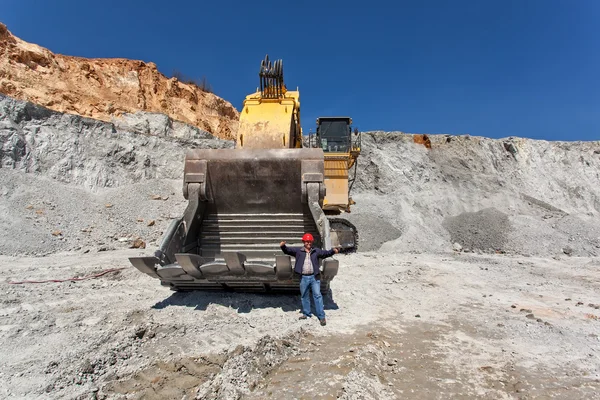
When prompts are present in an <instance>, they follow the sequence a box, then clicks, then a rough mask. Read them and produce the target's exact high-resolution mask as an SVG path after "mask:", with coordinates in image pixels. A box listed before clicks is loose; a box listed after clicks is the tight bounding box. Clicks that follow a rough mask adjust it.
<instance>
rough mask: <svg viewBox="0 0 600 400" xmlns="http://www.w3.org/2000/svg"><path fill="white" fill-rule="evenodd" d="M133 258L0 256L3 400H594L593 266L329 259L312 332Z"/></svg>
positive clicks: (257, 298)
mask: <svg viewBox="0 0 600 400" xmlns="http://www.w3.org/2000/svg"><path fill="white" fill-rule="evenodd" d="M141 253H143V254H146V253H148V250H146V251H143V252H141V251H139V250H116V251H104V252H97V253H87V254H83V253H82V252H68V253H62V254H54V255H51V256H47V257H31V258H24V257H7V256H0V264H2V265H3V267H2V268H0V273H1V274H2V277H1V278H0V281H1V282H2V283H1V285H2V291H3V295H2V298H1V303H0V354H2V357H0V397H2V398H72V399H87V398H123V399H125V398H127V399H129V398H132V399H133V398H148V399H153V398H156V399H158V398H176V399H182V398H187V399H190V398H207V399H208V398H224V399H229V398H248V399H263V398H273V399H278V398H283V399H298V398H306V399H312V398H323V399H335V398H345V399H383V398H390V399H393V398H409V399H411V398H412V399H447V398H458V399H462V398H465V399H466V398H482V399H498V398H507V399H509V398H510V399H512V398H524V399H542V398H543V399H546V398H564V399H578V398H586V399H588V398H589V399H593V398H600V395H599V394H598V393H600V367H599V366H600V339H599V334H600V259H598V258H586V257H568V256H560V257H558V256H557V257H555V258H535V257H523V256H511V255H506V254H473V253H467V254H466V253H440V254H408V253H384V254H377V253H374V252H373V253H357V254H350V255H339V256H337V257H338V259H339V260H340V265H341V267H340V273H339V275H338V276H337V277H336V278H335V279H334V280H333V282H332V285H331V286H332V290H331V293H329V294H328V295H327V296H326V301H325V308H326V313H327V320H328V324H327V326H326V327H321V326H320V325H319V324H318V321H317V320H316V318H312V319H309V320H306V321H300V320H298V316H299V315H300V314H299V298H298V296H295V295H269V294H244V293H230V292H218V293H214V292H210V293H207V292H188V293H176V292H172V291H170V290H169V289H168V288H165V287H161V286H160V285H159V282H158V281H156V280H154V279H152V278H150V277H148V276H145V275H143V274H141V273H139V272H138V271H137V270H135V269H134V268H133V267H131V266H130V265H129V264H128V260H127V258H128V257H129V256H133V255H138V254H141ZM108 268H124V269H122V270H119V271H116V272H112V273H109V274H106V275H104V276H102V277H99V278H97V279H90V280H83V281H77V282H62V283H41V284H21V285H14V284H10V283H9V282H11V281H23V280H44V279H64V278H69V277H73V276H80V277H81V276H86V275H89V274H94V273H98V272H99V271H102V270H105V269H108Z"/></svg>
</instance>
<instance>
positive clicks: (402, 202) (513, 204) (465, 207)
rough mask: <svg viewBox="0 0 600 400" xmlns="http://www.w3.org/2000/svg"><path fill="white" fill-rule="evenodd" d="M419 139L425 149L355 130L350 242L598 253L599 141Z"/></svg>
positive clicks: (395, 247)
mask: <svg viewBox="0 0 600 400" xmlns="http://www.w3.org/2000/svg"><path fill="white" fill-rule="evenodd" d="M415 137H416V139H415ZM427 138H428V139H429V141H430V144H431V148H430V149H429V148H427V146H425V145H424V144H423V143H421V135H411V134H404V133H401V132H367V133H363V134H362V153H361V155H360V157H359V160H358V173H357V178H356V182H355V184H354V187H353V191H354V193H353V194H352V198H353V199H354V200H355V201H356V205H354V206H353V208H352V213H351V214H349V215H346V217H347V218H348V219H349V220H350V221H352V222H353V223H354V225H355V226H356V227H357V228H358V231H359V232H369V235H364V234H360V235H359V248H361V246H362V248H363V249H364V248H365V247H366V248H368V249H380V250H381V251H384V252H388V251H390V252H413V253H422V252H432V251H433V252H445V251H450V250H452V246H453V244H454V243H455V242H459V244H461V245H462V246H464V247H465V248H467V249H473V250H475V249H479V250H481V251H489V250H490V249H492V248H494V249H495V250H497V249H498V248H500V249H502V250H503V251H507V252H509V253H518V254H526V255H545V256H548V255H556V254H563V253H564V254H569V255H577V256H586V255H592V256H594V255H598V254H600V229H599V228H597V227H598V226H600V175H598V171H600V142H548V141H543V140H531V139H522V138H506V139H488V138H482V137H471V136H450V135H427ZM492 209H494V210H496V211H493V212H490V210H492ZM488 217H489V218H491V220H490V221H488V219H487V218H488ZM381 220H384V221H385V223H384V224H382V223H381V222H380V221H381ZM444 221H446V223H444ZM379 228H380V229H379ZM382 243H383V244H382ZM496 247H498V248H496Z"/></svg>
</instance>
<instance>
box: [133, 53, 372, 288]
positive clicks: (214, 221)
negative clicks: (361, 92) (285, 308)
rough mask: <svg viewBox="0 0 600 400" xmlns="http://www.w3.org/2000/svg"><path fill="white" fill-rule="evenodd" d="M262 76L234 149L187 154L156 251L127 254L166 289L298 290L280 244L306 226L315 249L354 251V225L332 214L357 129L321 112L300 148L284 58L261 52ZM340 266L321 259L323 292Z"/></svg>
mask: <svg viewBox="0 0 600 400" xmlns="http://www.w3.org/2000/svg"><path fill="white" fill-rule="evenodd" d="M259 78H260V87H259V88H258V89H257V91H256V92H255V93H253V94H250V95H248V96H246V99H245V100H244V106H243V109H242V112H241V114H240V124H239V130H238V134H237V138H236V146H235V148H234V149H194V150H188V151H187V152H186V157H185V167H184V177H183V195H184V197H185V198H186V199H187V200H188V205H187V208H186V210H185V212H184V214H183V216H182V217H181V218H180V219H177V220H174V221H173V222H172V223H171V225H170V226H169V228H168V229H167V231H166V233H165V235H164V237H163V240H162V242H161V244H160V246H159V249H158V250H157V251H156V252H155V254H154V255H153V256H141V257H131V258H130V259H129V260H130V261H131V263H132V264H133V266H134V267H136V268H137V269H138V270H140V271H141V272H143V273H145V274H147V275H149V276H151V277H153V278H157V279H159V280H160V281H161V284H162V285H164V286H169V287H171V288H172V289H173V290H223V289H226V290H237V291H258V292H265V291H266V292H289V291H292V292H297V291H298V278H297V277H296V276H295V274H294V272H293V269H292V260H291V259H290V257H289V256H287V255H284V254H283V253H282V252H281V250H280V248H279V242H280V241H282V240H285V241H287V242H288V243H289V244H291V245H301V243H300V238H301V237H302V235H303V234H304V233H306V232H308V233H311V234H312V235H313V237H314V238H315V245H316V246H318V247H321V248H324V249H331V248H332V247H341V248H342V249H345V250H346V251H352V250H353V249H355V248H356V241H357V234H356V229H355V228H354V226H353V225H352V224H350V223H349V222H347V221H345V220H343V219H341V218H332V217H331V215H336V214H340V213H341V212H347V211H349V207H350V205H351V204H352V200H351V199H350V197H349V186H348V182H349V179H348V171H349V170H350V168H351V167H352V166H353V165H354V166H355V165H356V158H357V157H358V155H359V154H360V135H359V134H358V132H356V131H355V133H354V136H352V131H351V128H350V125H351V122H352V121H351V119H350V118H347V117H328V118H319V119H318V120H317V132H316V134H315V135H311V137H310V140H309V143H308V145H307V146H305V147H303V137H302V129H301V127H300V100H299V99H300V94H299V92H298V91H297V90H296V91H291V90H287V88H286V86H285V84H284V81H283V62H282V61H281V60H277V61H275V62H271V61H270V60H269V57H268V56H267V57H266V58H265V60H263V61H262V63H261V67H260V71H259ZM313 139H314V140H313ZM338 268H339V262H338V260H336V259H335V258H329V259H326V260H324V261H323V265H322V273H321V289H322V290H323V292H324V293H326V292H327V291H328V290H329V286H330V282H331V280H332V279H333V278H334V277H335V276H336V275H337V272H338Z"/></svg>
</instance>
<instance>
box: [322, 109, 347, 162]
mask: <svg viewBox="0 0 600 400" xmlns="http://www.w3.org/2000/svg"><path fill="white" fill-rule="evenodd" d="M351 124H352V119H351V118H349V117H322V118H317V134H316V138H317V143H318V145H319V147H321V148H322V149H323V151H324V152H326V153H346V152H349V151H350V149H351V146H352V127H351V126H350V125H351Z"/></svg>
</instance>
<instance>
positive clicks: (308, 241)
mask: <svg viewBox="0 0 600 400" xmlns="http://www.w3.org/2000/svg"><path fill="white" fill-rule="evenodd" d="M313 241H314V239H313V236H312V235H311V234H310V233H306V234H305V235H304V236H302V243H304V247H287V246H286V245H285V241H283V242H281V243H279V246H280V247H281V250H282V251H283V252H284V253H285V254H287V255H288V256H293V257H295V258H296V263H295V265H294V272H295V273H297V274H300V275H302V278H301V279H300V297H301V299H302V316H301V317H300V319H307V318H310V316H311V314H310V298H309V297H308V292H309V288H310V290H311V291H312V294H313V300H314V302H315V309H316V314H317V318H319V321H321V325H323V326H325V325H326V324H327V321H326V320H325V310H324V309H323V296H322V295H321V271H320V270H319V258H327V257H331V256H332V255H334V254H337V253H338V252H339V250H338V249H335V248H334V249H331V250H321V249H317V248H313V247H312V244H313Z"/></svg>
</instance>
